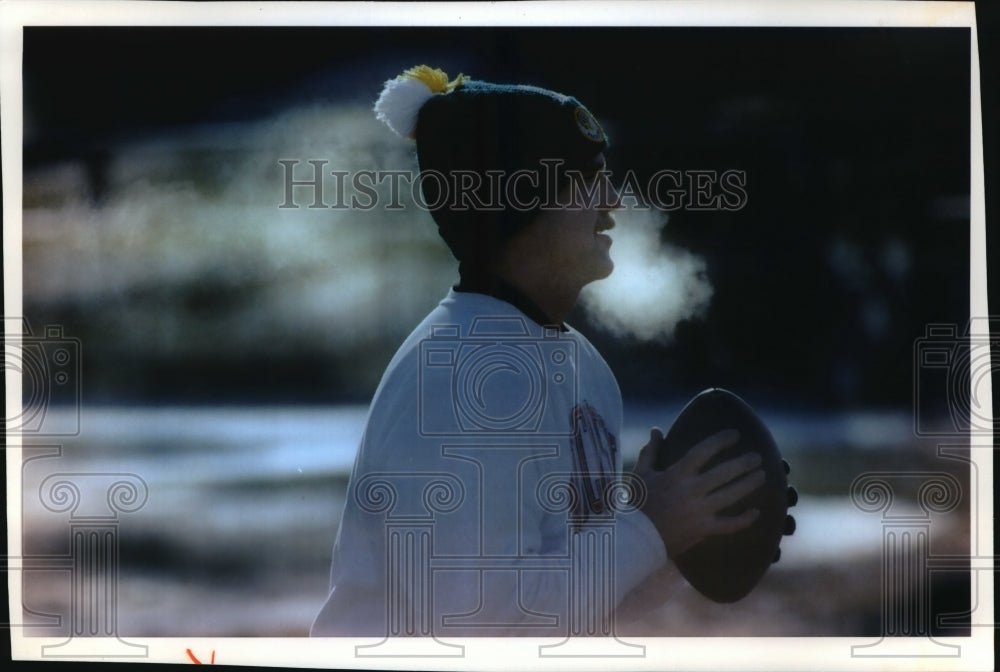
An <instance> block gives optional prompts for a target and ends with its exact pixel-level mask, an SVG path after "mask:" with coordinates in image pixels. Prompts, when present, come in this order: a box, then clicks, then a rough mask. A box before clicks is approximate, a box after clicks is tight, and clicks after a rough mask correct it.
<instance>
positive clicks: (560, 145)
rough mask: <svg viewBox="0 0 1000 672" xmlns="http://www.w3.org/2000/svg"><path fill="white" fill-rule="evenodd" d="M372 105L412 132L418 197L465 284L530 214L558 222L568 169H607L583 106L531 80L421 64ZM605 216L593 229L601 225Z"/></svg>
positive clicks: (602, 141) (602, 144)
mask: <svg viewBox="0 0 1000 672" xmlns="http://www.w3.org/2000/svg"><path fill="white" fill-rule="evenodd" d="M421 85H423V86H422V87H421ZM404 94H405V96H404ZM421 98H422V99H421ZM407 108H409V109H411V110H413V109H414V108H415V110H416V111H415V113H414V118H413V119H407V118H405V116H403V117H401V116H399V115H398V114H397V112H398V110H400V109H407ZM375 110H376V112H377V113H378V116H379V118H381V119H383V120H384V121H386V122H387V123H388V124H389V125H390V127H392V128H393V130H395V131H396V132H397V133H400V134H401V135H407V136H410V137H412V138H413V139H415V140H416V143H417V160H418V163H419V166H420V170H421V178H420V180H421V189H422V192H423V196H424V201H425V202H426V203H427V204H428V206H429V208H430V209H431V212H432V215H433V217H434V220H435V222H436V223H437V225H438V229H439V231H440V233H441V236H442V238H444V240H445V241H446V242H447V243H448V246H449V247H450V248H451V250H452V252H453V254H454V255H455V257H456V258H457V259H458V260H459V261H460V262H461V265H460V269H461V273H462V276H463V282H464V281H466V280H468V279H470V276H473V275H486V274H490V273H493V272H495V270H496V268H495V267H496V265H497V263H498V261H499V260H500V259H501V257H502V255H503V253H504V252H505V251H506V250H507V247H508V244H509V243H510V241H512V240H513V239H514V238H515V237H516V236H517V235H518V234H519V233H520V234H522V237H523V235H525V234H523V232H525V230H526V229H527V228H528V227H529V225H532V224H533V223H534V222H536V220H537V221H550V222H563V223H565V222H566V216H565V214H564V215H563V216H562V217H559V216H557V215H558V212H559V211H560V210H561V209H564V207H562V206H566V205H567V204H568V203H569V199H570V198H571V196H572V193H571V189H570V186H571V182H572V180H573V179H574V177H573V176H574V175H576V179H577V182H578V183H579V182H580V176H583V177H584V180H593V179H594V177H595V172H596V171H599V170H600V169H602V168H603V167H604V156H603V152H604V150H605V149H606V148H607V145H608V140H607V136H606V135H605V133H604V131H603V129H601V127H600V125H599V124H598V123H597V121H596V120H595V119H594V117H593V116H592V115H591V114H590V112H589V111H588V110H587V108H586V107H584V106H583V105H582V104H581V103H580V102H579V101H578V100H576V99H575V98H573V97H571V96H565V95H563V94H560V93H556V92H554V91H549V90H546V89H541V88H538V87H533V86H525V85H506V84H492V83H489V82H480V81H475V80H470V79H468V78H465V77H462V76H459V77H458V78H457V79H455V80H453V81H452V82H448V80H447V76H445V75H444V73H442V72H441V71H439V70H432V69H430V68H427V67H426V66H420V67H417V68H412V69H410V70H408V71H407V72H406V73H404V75H401V76H400V77H398V78H397V79H395V80H391V81H389V82H387V83H386V88H385V90H384V91H383V93H382V96H381V97H380V98H379V101H378V102H377V103H376V106H375ZM602 179H606V178H603V176H602ZM577 186H579V184H578V185H577ZM576 205H579V204H576ZM571 207H572V206H571ZM577 209H579V208H577ZM607 209H609V208H604V210H605V211H606V210H607ZM595 212H596V211H595ZM593 214H594V213H592V215H593ZM585 218H586V217H585ZM577 219H580V217H577ZM609 219H610V217H609V216H607V215H604V217H603V218H602V219H601V222H602V223H601V224H592V225H591V228H593V227H594V226H597V227H600V228H608V226H609V224H608V221H609ZM548 233H549V235H548V236H545V237H543V238H544V239H550V238H551V237H552V236H551V234H552V233H554V231H550V232H548ZM597 240H598V242H600V243H601V244H602V245H606V243H609V242H610V241H608V240H607V239H606V237H604V238H599V239H597ZM538 242H541V240H539V241H538ZM605 250H606V247H605ZM608 263H610V259H608ZM607 273H610V267H609V268H608V269H607ZM607 273H604V275H607ZM599 277H603V275H601V276H599ZM591 279H596V278H591Z"/></svg>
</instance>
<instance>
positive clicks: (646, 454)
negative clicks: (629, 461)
mask: <svg viewBox="0 0 1000 672" xmlns="http://www.w3.org/2000/svg"><path fill="white" fill-rule="evenodd" d="M662 442H663V432H661V431H660V429H659V427H653V428H652V429H650V430H649V443H647V444H646V445H645V446H643V447H642V450H640V451H639V458H638V459H637V460H636V461H635V468H634V469H633V471H634V472H635V473H637V474H640V473H644V472H646V471H651V470H652V469H653V465H654V464H656V458H657V456H658V455H659V454H660V450H659V448H660V444H661V443H662Z"/></svg>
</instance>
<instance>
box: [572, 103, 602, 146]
mask: <svg viewBox="0 0 1000 672" xmlns="http://www.w3.org/2000/svg"><path fill="white" fill-rule="evenodd" d="M573 117H574V118H575V119H576V125H577V126H578V127H579V128H580V132H581V133H583V135H584V136H585V137H586V138H587V139H589V140H593V141H594V142H602V141H603V140H604V129H602V128H601V125H600V124H598V123H597V119H594V115H592V114H591V113H590V112H588V111H587V108H585V107H578V108H576V109H575V110H573Z"/></svg>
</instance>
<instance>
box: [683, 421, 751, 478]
mask: <svg viewBox="0 0 1000 672" xmlns="http://www.w3.org/2000/svg"><path fill="white" fill-rule="evenodd" d="M739 440H740V433H739V432H738V431H737V430H735V429H724V430H722V431H721V432H716V433H715V434H712V435H711V436H710V437H708V438H707V439H703V440H701V441H699V442H698V443H696V444H695V446H694V447H693V448H692V449H691V450H690V451H688V454H687V455H685V456H684V462H686V463H687V465H686V466H688V467H689V468H690V470H691V472H692V473H697V472H698V471H699V470H700V469H701V468H702V467H703V466H704V465H705V463H706V462H708V461H709V460H711V459H712V458H713V457H714V456H715V455H717V454H718V453H719V452H721V451H722V450H724V449H726V448H728V447H729V446H732V445H733V444H735V443H736V442H737V441H739Z"/></svg>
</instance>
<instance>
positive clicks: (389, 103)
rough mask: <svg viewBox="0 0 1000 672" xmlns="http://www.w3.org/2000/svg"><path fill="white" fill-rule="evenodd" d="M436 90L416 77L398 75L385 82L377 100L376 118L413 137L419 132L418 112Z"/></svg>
mask: <svg viewBox="0 0 1000 672" xmlns="http://www.w3.org/2000/svg"><path fill="white" fill-rule="evenodd" d="M433 95H434V92H433V91H431V89H430V87H428V86H427V84H425V83H424V82H422V81H421V80H419V79H416V78H414V77H397V78H396V79H390V80H389V81H388V82H386V83H385V88H384V89H382V95H380V96H379V97H378V100H377V101H375V118H376V119H379V120H380V121H384V122H385V124H386V125H387V126H388V127H389V128H391V129H392V130H393V131H394V132H395V133H396V134H398V135H401V136H402V137H404V138H413V137H414V136H415V134H416V132H417V114H418V113H419V112H420V108H421V107H423V105H424V103H426V102H427V101H428V100H429V99H430V97H431V96H433Z"/></svg>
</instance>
